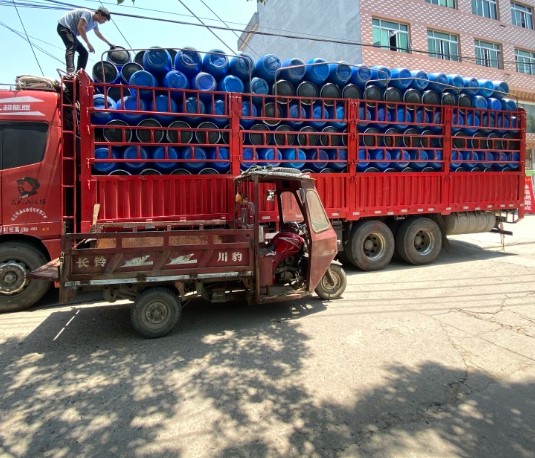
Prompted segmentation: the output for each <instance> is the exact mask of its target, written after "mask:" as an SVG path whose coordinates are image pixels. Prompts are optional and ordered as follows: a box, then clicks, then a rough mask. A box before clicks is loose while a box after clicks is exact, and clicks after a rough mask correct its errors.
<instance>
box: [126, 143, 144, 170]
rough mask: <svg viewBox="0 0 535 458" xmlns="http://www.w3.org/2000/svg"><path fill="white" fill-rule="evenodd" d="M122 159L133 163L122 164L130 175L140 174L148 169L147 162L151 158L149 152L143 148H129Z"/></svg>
mask: <svg viewBox="0 0 535 458" xmlns="http://www.w3.org/2000/svg"><path fill="white" fill-rule="evenodd" d="M122 158H123V159H125V160H128V161H132V159H134V160H135V162H134V161H132V162H124V163H122V164H121V165H122V167H123V168H124V169H126V170H127V171H129V172H130V173H139V172H141V171H142V170H143V169H144V168H145V167H147V162H146V160H147V159H148V158H149V154H148V152H147V150H146V149H145V148H144V147H142V146H128V147H127V148H125V150H124V151H123V154H122Z"/></svg>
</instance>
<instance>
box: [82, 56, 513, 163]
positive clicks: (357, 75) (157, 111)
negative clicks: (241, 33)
mask: <svg viewBox="0 0 535 458" xmlns="http://www.w3.org/2000/svg"><path fill="white" fill-rule="evenodd" d="M92 76H93V79H94V81H95V88H96V93H95V95H94V110H93V112H92V122H93V124H95V125H98V127H97V129H96V131H97V137H96V140H97V145H98V146H97V147H96V150H95V159H96V162H95V163H94V166H93V169H94V172H95V173H101V174H110V173H114V174H150V173H152V174H162V173H163V174H168V173H185V174H187V173H194V174H199V173H229V171H230V151H229V150H230V147H229V133H230V127H229V122H230V113H229V105H230V104H229V94H231V93H240V94H241V95H242V116H241V117H240V120H241V134H242V136H243V144H244V147H243V156H242V169H246V168H248V167H251V166H253V165H255V164H260V165H284V166H288V167H295V168H299V169H301V170H307V171H312V172H342V171H346V170H347V168H346V167H347V156H348V153H347V144H346V143H347V131H348V125H347V114H348V113H346V111H347V109H348V104H347V103H346V102H347V99H355V100H358V101H359V113H358V115H357V126H356V129H357V131H358V134H359V135H358V139H359V140H358V141H359V151H358V155H357V156H358V159H357V166H356V167H357V171H358V172H383V171H384V172H390V171H394V172H400V171H403V172H420V171H440V170H443V167H444V157H443V156H444V155H443V145H442V139H443V137H444V134H445V132H444V124H443V122H444V120H443V113H444V106H451V109H452V111H453V125H452V127H451V135H452V136H453V141H452V143H453V152H452V158H451V163H450V167H451V169H452V170H454V171H507V170H512V169H517V168H518V167H519V157H518V153H517V151H518V149H519V146H520V140H519V138H520V135H519V131H518V127H519V126H518V120H517V118H516V116H517V113H516V109H517V107H516V103H515V101H514V100H512V99H511V98H509V97H507V94H508V92H509V88H508V86H507V84H506V83H505V82H502V81H490V80H482V79H476V78H466V77H462V76H460V75H447V74H443V73H427V72H424V71H411V70H408V69H405V68H388V67H385V66H379V65H378V66H374V67H368V66H365V65H362V64H360V65H350V64H348V63H345V62H335V63H329V62H327V61H325V60H324V59H321V58H315V59H311V60H309V61H307V62H304V61H303V60H301V59H298V58H293V59H288V60H285V61H281V60H280V59H279V58H278V57H277V56H275V55H273V54H266V55H263V56H261V57H260V58H259V59H258V60H256V61H254V60H253V59H252V58H251V57H250V56H247V55H245V54H242V55H238V56H228V55H226V54H224V53H223V52H222V51H219V50H213V51H210V52H207V53H200V52H198V51H196V50H195V49H193V48H184V49H177V50H172V49H163V48H150V49H146V50H142V51H139V52H137V53H133V52H129V51H127V50H125V49H122V48H117V49H114V50H113V51H110V52H109V54H108V59H107V60H106V61H102V62H99V63H97V64H96V65H95V66H94V68H93V74H92ZM353 119H354V118H353Z"/></svg>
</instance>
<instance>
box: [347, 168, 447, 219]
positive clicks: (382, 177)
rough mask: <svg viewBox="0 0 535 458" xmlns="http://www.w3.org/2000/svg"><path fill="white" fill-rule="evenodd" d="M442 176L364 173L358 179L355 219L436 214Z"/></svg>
mask: <svg viewBox="0 0 535 458" xmlns="http://www.w3.org/2000/svg"><path fill="white" fill-rule="evenodd" d="M443 182H444V181H443V177H442V176H441V175H440V174H436V173H403V174H390V173H363V174H361V175H359V176H358V177H357V178H356V191H355V192H356V200H357V203H356V208H354V209H353V212H355V213H353V215H354V216H357V215H358V216H378V215H379V216H380V215H386V214H389V213H392V212H393V213H394V214H407V213H419V212H430V211H437V210H438V207H439V206H440V204H441V200H442V184H443Z"/></svg>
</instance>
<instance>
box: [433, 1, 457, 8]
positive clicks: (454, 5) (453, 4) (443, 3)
mask: <svg viewBox="0 0 535 458" xmlns="http://www.w3.org/2000/svg"><path fill="white" fill-rule="evenodd" d="M425 1H426V2H427V3H432V4H433V5H438V6H445V7H447V8H457V0H425Z"/></svg>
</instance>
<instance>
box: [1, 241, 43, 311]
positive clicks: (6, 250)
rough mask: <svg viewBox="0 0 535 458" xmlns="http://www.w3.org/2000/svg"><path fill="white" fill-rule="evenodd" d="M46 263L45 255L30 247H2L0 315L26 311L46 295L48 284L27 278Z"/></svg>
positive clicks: (4, 244)
mask: <svg viewBox="0 0 535 458" xmlns="http://www.w3.org/2000/svg"><path fill="white" fill-rule="evenodd" d="M47 262H48V260H47V259H46V257H45V255H44V254H43V253H42V252H41V251H40V250H38V249H37V248H35V247H33V246H31V245H28V244H21V243H14V242H6V243H3V244H1V245H0V313H5V312H17V311H19V310H25V309H27V308H29V307H31V306H32V305H33V304H35V303H36V302H37V301H39V299H41V298H42V297H43V296H44V295H45V294H46V293H47V291H48V290H49V288H50V282H49V281H46V280H32V279H30V278H28V273H30V272H31V271H32V270H34V269H37V268H38V267H41V266H42V265H43V264H46V263H47Z"/></svg>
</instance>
